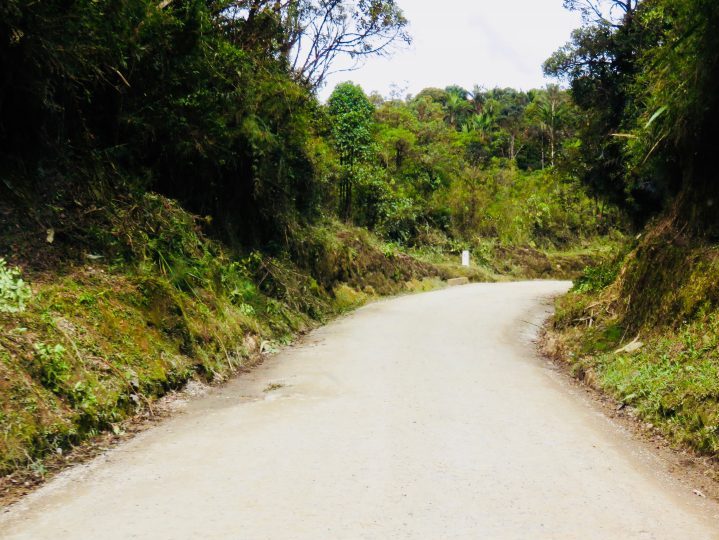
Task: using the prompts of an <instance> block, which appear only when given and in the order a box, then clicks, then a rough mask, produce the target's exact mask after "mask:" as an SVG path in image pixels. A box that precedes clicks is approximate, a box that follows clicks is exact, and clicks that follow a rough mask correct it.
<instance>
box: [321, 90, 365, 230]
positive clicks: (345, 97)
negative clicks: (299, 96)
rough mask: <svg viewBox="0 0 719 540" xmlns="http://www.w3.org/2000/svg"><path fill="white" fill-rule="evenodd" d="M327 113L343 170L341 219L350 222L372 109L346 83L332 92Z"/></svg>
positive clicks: (360, 94) (361, 93)
mask: <svg viewBox="0 0 719 540" xmlns="http://www.w3.org/2000/svg"><path fill="white" fill-rule="evenodd" d="M327 111H328V113H329V116H330V119H331V122H332V138H333V141H334V144H335V148H336V149H337V153H338V154H339V156H340V163H341V165H342V167H343V169H344V170H343V176H342V179H341V182H340V216H341V217H342V218H343V219H349V218H350V217H351V215H352V191H353V186H354V184H355V183H356V180H357V176H358V170H357V166H358V165H359V164H360V162H362V161H364V160H366V159H367V157H368V156H369V155H370V153H371V151H372V146H373V126H374V106H373V105H372V103H371V102H370V100H369V99H368V98H367V96H366V95H365V93H364V91H363V90H362V88H361V87H360V86H358V85H355V84H352V83H351V82H345V83H341V84H338V85H337V87H336V88H335V89H334V91H333V92H332V95H331V96H330V98H329V100H328V101H327Z"/></svg>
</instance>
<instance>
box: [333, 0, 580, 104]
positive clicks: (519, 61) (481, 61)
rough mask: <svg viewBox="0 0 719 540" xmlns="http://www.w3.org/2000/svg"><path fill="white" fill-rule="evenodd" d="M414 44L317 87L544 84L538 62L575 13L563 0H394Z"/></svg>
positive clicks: (564, 36)
mask: <svg viewBox="0 0 719 540" xmlns="http://www.w3.org/2000/svg"><path fill="white" fill-rule="evenodd" d="M398 4H399V6H400V7H401V8H402V9H403V10H404V13H405V15H406V17H407V19H408V20H409V22H410V33H411V34H412V37H413V38H414V43H413V44H412V45H411V46H410V48H408V49H405V50H399V51H397V52H395V54H394V55H392V56H391V57H390V58H389V59H386V58H371V59H370V60H369V61H368V62H367V63H366V65H365V66H364V67H362V68H361V69H359V70H357V71H352V72H344V73H336V74H334V75H332V76H331V77H330V78H329V80H328V83H327V85H326V86H325V87H324V88H323V89H322V91H321V92H320V96H321V97H322V98H323V99H326V98H327V97H328V96H329V95H330V94H331V93H332V90H333V89H334V87H335V85H336V84H337V83H339V82H342V81H347V80H352V81H354V82H356V83H359V84H360V85H362V87H363V88H364V90H365V92H367V93H368V94H369V93H371V92H373V91H378V92H379V93H380V94H382V95H384V96H388V95H389V94H390V92H391V91H392V86H393V85H397V87H398V88H399V89H400V90H402V92H401V96H402V97H404V95H405V94H407V93H411V94H417V93H418V92H419V91H420V90H422V89H423V88H426V87H429V86H434V87H439V88H444V87H446V86H449V85H450V84H458V85H460V86H463V87H465V88H467V89H470V90H471V89H472V87H473V86H474V85H475V84H479V85H481V86H484V87H487V88H493V87H495V86H501V87H506V86H510V87H514V88H519V89H522V90H529V89H531V88H538V87H542V86H544V85H545V84H546V83H547V82H550V81H547V80H545V79H544V77H543V75H542V63H543V62H544V60H546V59H547V58H548V57H549V55H551V54H552V53H553V52H554V51H555V50H557V49H558V48H559V47H560V46H562V45H563V44H564V43H566V42H567V41H568V40H569V37H570V33H571V31H572V30H573V29H574V28H577V27H579V26H580V22H581V21H580V18H579V15H578V14H576V13H570V12H568V11H566V10H565V9H564V8H563V7H562V0H440V1H438V0H398Z"/></svg>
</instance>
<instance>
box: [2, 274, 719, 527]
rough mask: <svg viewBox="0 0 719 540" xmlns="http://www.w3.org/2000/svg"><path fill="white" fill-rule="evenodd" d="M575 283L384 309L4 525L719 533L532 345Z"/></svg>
mask: <svg viewBox="0 0 719 540" xmlns="http://www.w3.org/2000/svg"><path fill="white" fill-rule="evenodd" d="M566 288H567V284H566V283H564V282H527V283H506V284H482V285H472V286H467V287H461V288H453V289H448V290H444V291H438V292H434V293H428V294H423V295H416V296H407V297H402V298H398V299H394V300H389V301H385V302H378V303H375V304H372V305H369V306H367V307H365V308H363V309H361V310H359V311H357V312H356V313H354V314H352V315H351V316H348V317H346V318H343V319H341V320H339V321H337V322H335V323H333V324H330V325H329V326H327V327H325V328H322V329H320V330H318V331H316V332H314V333H312V334H311V335H310V336H309V337H307V338H306V339H305V340H304V342H303V343H302V344H300V345H299V346H297V347H294V348H291V349H289V350H287V351H285V352H282V353H281V354H279V355H277V356H276V357H274V358H273V359H271V360H269V361H268V362H266V363H265V365H263V366H262V367H261V368H259V369H258V370H256V371H255V372H253V373H252V374H250V375H246V376H242V377H240V378H239V379H238V380H236V381H234V382H232V383H231V384H229V385H227V386H226V387H224V388H223V389H221V390H217V391H213V392H211V393H210V395H208V396H206V397H204V398H202V399H199V400H197V401H195V402H193V403H192V404H191V405H190V406H189V409H188V410H187V412H185V413H183V414H181V415H179V416H177V417H176V418H174V419H172V420H169V421H167V422H165V423H163V424H162V425H161V426H159V427H157V428H155V429H153V430H151V431H148V432H146V433H144V434H142V435H140V436H138V437H137V438H135V439H133V440H132V441H130V442H129V443H127V444H123V445H121V446H120V447H119V448H117V449H115V450H112V451H110V452H108V453H107V454H105V455H104V456H102V457H100V458H99V459H97V460H95V461H94V462H92V463H91V464H89V465H85V466H81V467H78V468H75V469H73V470H71V471H68V472H66V473H63V474H62V475H61V476H59V477H58V478H57V479H56V480H54V481H53V482H51V483H50V484H48V485H47V486H45V487H44V488H43V489H41V490H40V491H38V492H36V493H35V494H33V495H31V496H30V497H28V498H26V499H25V500H24V501H23V502H21V503H20V504H19V505H16V506H15V507H13V508H11V509H10V511H8V512H6V513H5V514H4V515H3V516H2V517H0V537H2V538H13V539H15V538H26V539H32V540H40V539H45V538H48V539H49V538H53V539H55V538H63V539H75V538H78V539H97V538H102V539H114V538H117V539H128V538H142V539H153V540H155V539H157V540H164V539H190V538H193V539H194V538H198V539H199V538H202V539H215V538H216V539H248V540H264V539H268V540H284V539H288V540H289V539H292V540H300V539H302V540H304V539H312V540H325V539H326V540H337V539H352V540H354V539H377V540H387V539H406V538H410V539H418V540H419V539H421V540H445V539H462V540H474V539H480V538H482V539H505V538H506V539H513V538H516V539H529V538H531V539H538V538H557V539H570V538H577V539H592V538H597V539H622V538H666V539H678V538H692V539H703V538H717V537H719V533H718V531H719V528H718V527H717V523H719V521H717V517H716V516H717V515H718V514H719V510H717V506H716V505H715V504H714V503H712V502H710V501H708V500H707V499H700V498H699V497H696V496H693V495H692V494H691V490H690V489H689V488H686V487H683V486H681V485H680V484H676V483H673V481H671V480H670V479H668V478H666V477H664V476H663V475H662V474H659V473H658V472H657V470H656V467H655V463H654V462H653V460H652V457H651V456H649V455H646V454H645V453H644V452H643V451H642V450H641V448H640V445H639V444H638V443H635V442H633V441H632V440H631V438H630V437H629V436H628V435H626V434H625V433H624V432H622V431H621V430H620V429H619V428H618V427H616V426H614V425H613V424H612V423H611V422H610V421H608V420H606V419H605V418H604V417H603V416H602V415H601V414H599V413H598V412H597V411H596V410H595V409H594V408H593V407H592V405H591V404H589V403H587V402H585V401H583V400H582V399H581V398H580V397H578V396H576V395H573V393H572V392H571V391H570V387H569V386H567V385H566V384H564V383H562V381H561V377H558V376H557V375H556V374H555V373H553V372H552V371H551V370H550V369H549V368H548V367H547V365H546V363H545V362H543V361H542V360H540V359H538V358H537V357H536V356H535V354H534V352H533V348H532V346H531V344H530V343H529V342H528V338H527V334H528V332H529V330H530V329H532V328H534V327H533V326H532V325H531V324H530V323H532V322H535V323H536V322H537V321H539V320H541V318H542V317H543V316H544V315H545V314H546V312H547V310H548V308H547V303H546V302H544V301H542V299H544V298H546V297H547V296H549V295H553V294H556V293H559V292H562V291H564V290H566ZM270 384H273V385H274V386H273V387H269V388H268V386H269V385H270ZM279 385H282V386H281V387H277V386H279ZM271 388H274V389H271ZM265 390H267V391H265Z"/></svg>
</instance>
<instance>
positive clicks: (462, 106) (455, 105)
mask: <svg viewBox="0 0 719 540" xmlns="http://www.w3.org/2000/svg"><path fill="white" fill-rule="evenodd" d="M444 110H445V112H446V118H447V123H448V124H449V125H450V126H452V127H453V128H456V129H457V128H461V126H462V124H463V123H464V121H465V120H466V118H467V116H468V115H469V114H470V113H471V111H472V105H471V104H470V102H469V101H468V99H467V91H466V90H464V89H463V88H460V87H458V86H455V87H450V88H447V101H446V102H445V104H444Z"/></svg>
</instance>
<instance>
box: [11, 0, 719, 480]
mask: <svg viewBox="0 0 719 540" xmlns="http://www.w3.org/2000/svg"><path fill="white" fill-rule="evenodd" d="M564 4H565V7H566V8H567V9H570V10H574V11H577V12H579V13H581V15H582V20H583V25H582V26H581V27H580V28H578V29H577V30H575V31H574V32H573V34H572V36H571V39H570V41H569V42H568V43H567V44H566V45H565V46H564V47H562V48H561V49H560V50H558V51H557V52H555V53H554V54H553V55H552V56H551V57H550V58H548V59H547V61H546V63H545V65H544V71H545V73H546V74H547V75H548V76H550V77H553V78H554V80H555V81H556V82H555V83H553V84H549V85H547V86H546V87H544V88H538V89H534V90H528V91H522V90H516V89H512V88H485V87H483V86H481V84H479V83H481V81H478V85H477V86H475V87H473V88H471V89H467V88H462V87H459V86H456V85H452V84H451V83H452V81H447V84H448V86H446V87H445V88H426V89H424V90H422V91H421V92H419V93H418V94H416V95H408V96H398V95H393V96H381V95H378V94H370V95H368V94H367V93H366V92H365V91H364V90H363V89H362V88H361V87H360V86H359V85H357V84H355V83H353V82H345V83H342V84H339V85H337V87H336V88H334V90H333V91H332V93H331V96H330V97H329V99H328V100H327V102H326V103H322V102H321V101H320V100H319V99H318V97H317V95H318V90H319V89H320V88H322V87H323V85H325V84H326V79H327V77H328V75H329V74H330V73H331V72H332V69H333V65H334V63H335V62H336V61H337V59H339V58H351V59H353V60H355V61H357V62H362V61H371V58H372V57H373V56H378V55H388V54H391V51H392V49H393V47H396V46H401V45H402V44H407V43H410V42H411V39H412V38H411V35H410V33H409V26H408V21H407V19H406V18H405V15H404V13H403V11H402V9H401V2H395V1H394V0H355V1H344V2H343V1H340V0H299V1H297V0H283V1H275V0H272V1H270V0H162V1H159V0H95V1H92V2H91V1H70V2H64V1H59V2H26V1H24V0H6V1H5V2H3V3H2V5H0V66H2V69H1V70H0V326H2V328H3V332H2V334H1V335H0V426H1V427H0V430H2V432H3V437H0V473H7V474H10V473H12V474H15V475H25V476H23V478H26V477H27V478H34V477H41V476H42V475H43V471H44V469H45V467H46V466H48V465H46V461H44V460H46V459H50V458H48V456H50V455H52V454H53V452H55V451H56V449H57V448H68V447H71V446H73V445H76V444H78V443H79V442H81V441H83V440H86V439H88V438H91V437H95V436H97V435H98V434H99V433H102V432H108V431H113V430H118V429H119V427H118V426H120V425H121V423H122V422H123V421H125V420H126V419H127V418H129V417H131V416H132V415H135V414H138V411H148V410H149V411H151V410H152V402H153V401H154V400H155V399H157V398H158V397H159V396H162V395H163V394H165V393H167V392H168V391H169V390H171V389H174V388H177V387H179V386H181V385H182V384H184V383H185V382H186V381H188V380H190V379H191V378H193V377H202V378H204V379H206V380H211V381H212V380H215V381H216V380H223V379H225V378H226V377H227V376H228V375H229V374H230V373H233V372H235V371H237V370H238V369H243V368H244V367H246V366H248V365H250V364H251V363H252V362H253V361H254V360H253V358H256V357H257V355H258V354H259V353H262V352H265V351H267V350H272V349H274V348H276V347H278V346H280V345H281V344H283V343H287V342H289V341H290V340H291V339H292V337H293V336H294V335H296V334H297V333H298V332H302V331H305V330H307V329H308V328H311V327H312V326H313V325H316V324H318V323H320V322H322V321H325V320H327V318H329V317H331V316H333V315H336V314H337V313H341V312H343V311H345V310H347V309H351V308H352V307H355V306H357V305H360V304H362V303H363V302H365V301H367V300H369V299H371V298H373V297H375V296H378V295H385V294H396V293H398V292H406V291H416V290H426V289H429V288H432V287H435V286H438V283H439V282H440V280H442V279H446V278H448V277H455V276H458V275H461V276H467V277H469V278H470V279H472V280H478V281H487V280H498V279H516V278H540V277H544V278H546V277H571V278H577V279H576V281H575V287H574V290H573V292H571V293H570V294H569V295H568V296H567V297H564V298H562V299H560V300H559V301H558V312H557V315H556V317H555V319H554V321H553V323H552V327H551V328H550V329H549V331H548V336H547V343H546V344H545V345H546V346H547V348H548V349H549V350H550V352H551V354H553V355H555V356H556V357H558V358H563V359H566V361H567V363H568V364H570V368H571V369H572V371H573V373H575V374H576V375H577V376H578V377H580V378H583V379H584V380H585V381H588V382H590V383H591V384H594V385H595V386H597V387H599V388H601V389H602V390H603V391H606V392H608V393H610V394H612V395H613V396H614V397H615V398H616V399H618V400H620V401H622V403H626V404H629V405H631V406H633V407H636V408H637V409H638V410H639V411H640V412H641V414H643V415H646V417H647V418H651V419H652V420H653V421H654V422H655V423H656V425H657V426H659V429H662V430H663V432H664V433H665V434H666V435H667V436H669V437H674V438H676V439H678V440H681V441H682V442H687V443H689V444H691V445H693V446H694V447H695V448H698V449H700V450H702V451H707V452H716V451H717V450H718V449H719V427H717V426H719V383H718V382H717V381H719V379H717V377H716V369H717V367H718V366H719V355H718V354H717V347H716V344H717V342H719V341H718V340H719V337H718V335H717V324H719V319H717V318H716V310H717V302H719V291H717V288H716V283H717V280H716V277H717V274H716V273H715V272H717V271H719V269H718V268H717V263H716V260H718V259H717V257H716V255H717V253H718V251H717V247H716V239H717V226H718V224H719V222H718V221H717V219H716V213H715V210H714V204H715V202H719V198H718V196H719V193H717V190H719V183H718V182H717V181H716V172H715V168H714V167H713V156H712V154H711V150H712V147H713V146H714V144H713V142H712V141H713V139H712V136H711V133H712V132H713V131H714V129H715V128H716V127H717V126H716V124H717V119H718V118H719V111H717V105H718V104H717V100H718V99H719V97H718V96H717V93H716V88H717V87H718V85H719V81H717V78H718V77H719V35H717V33H716V31H715V29H716V28H717V27H719V5H717V3H716V2H715V0H643V1H640V0H565V2H564ZM348 78H350V79H351V73H349V74H348ZM464 249H469V250H471V252H472V254H473V261H474V263H473V266H472V267H471V268H469V269H466V268H461V267H459V265H458V264H456V263H457V261H458V260H459V259H458V256H459V253H460V252H461V251H462V250H464ZM148 335H149V337H147V336H148ZM143 336H144V337H143ZM635 336H636V339H635V342H636V343H641V344H642V348H641V349H637V351H638V352H634V353H632V354H625V353H623V352H619V353H611V352H610V351H613V350H615V349H616V350H619V348H620V347H621V346H622V345H624V344H625V343H626V341H627V339H628V338H629V339H631V338H635ZM667 336H671V339H669V338H668V337H667ZM657 357H660V358H662V359H663V360H662V363H661V365H658V364H657V363H656V361H655V359H656V358H657ZM688 367H692V369H691V370H688ZM637 372H640V376H636V374H637ZM678 380H681V381H682V382H681V383H678V382H676V381H678ZM670 381H674V382H672V383H670Z"/></svg>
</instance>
